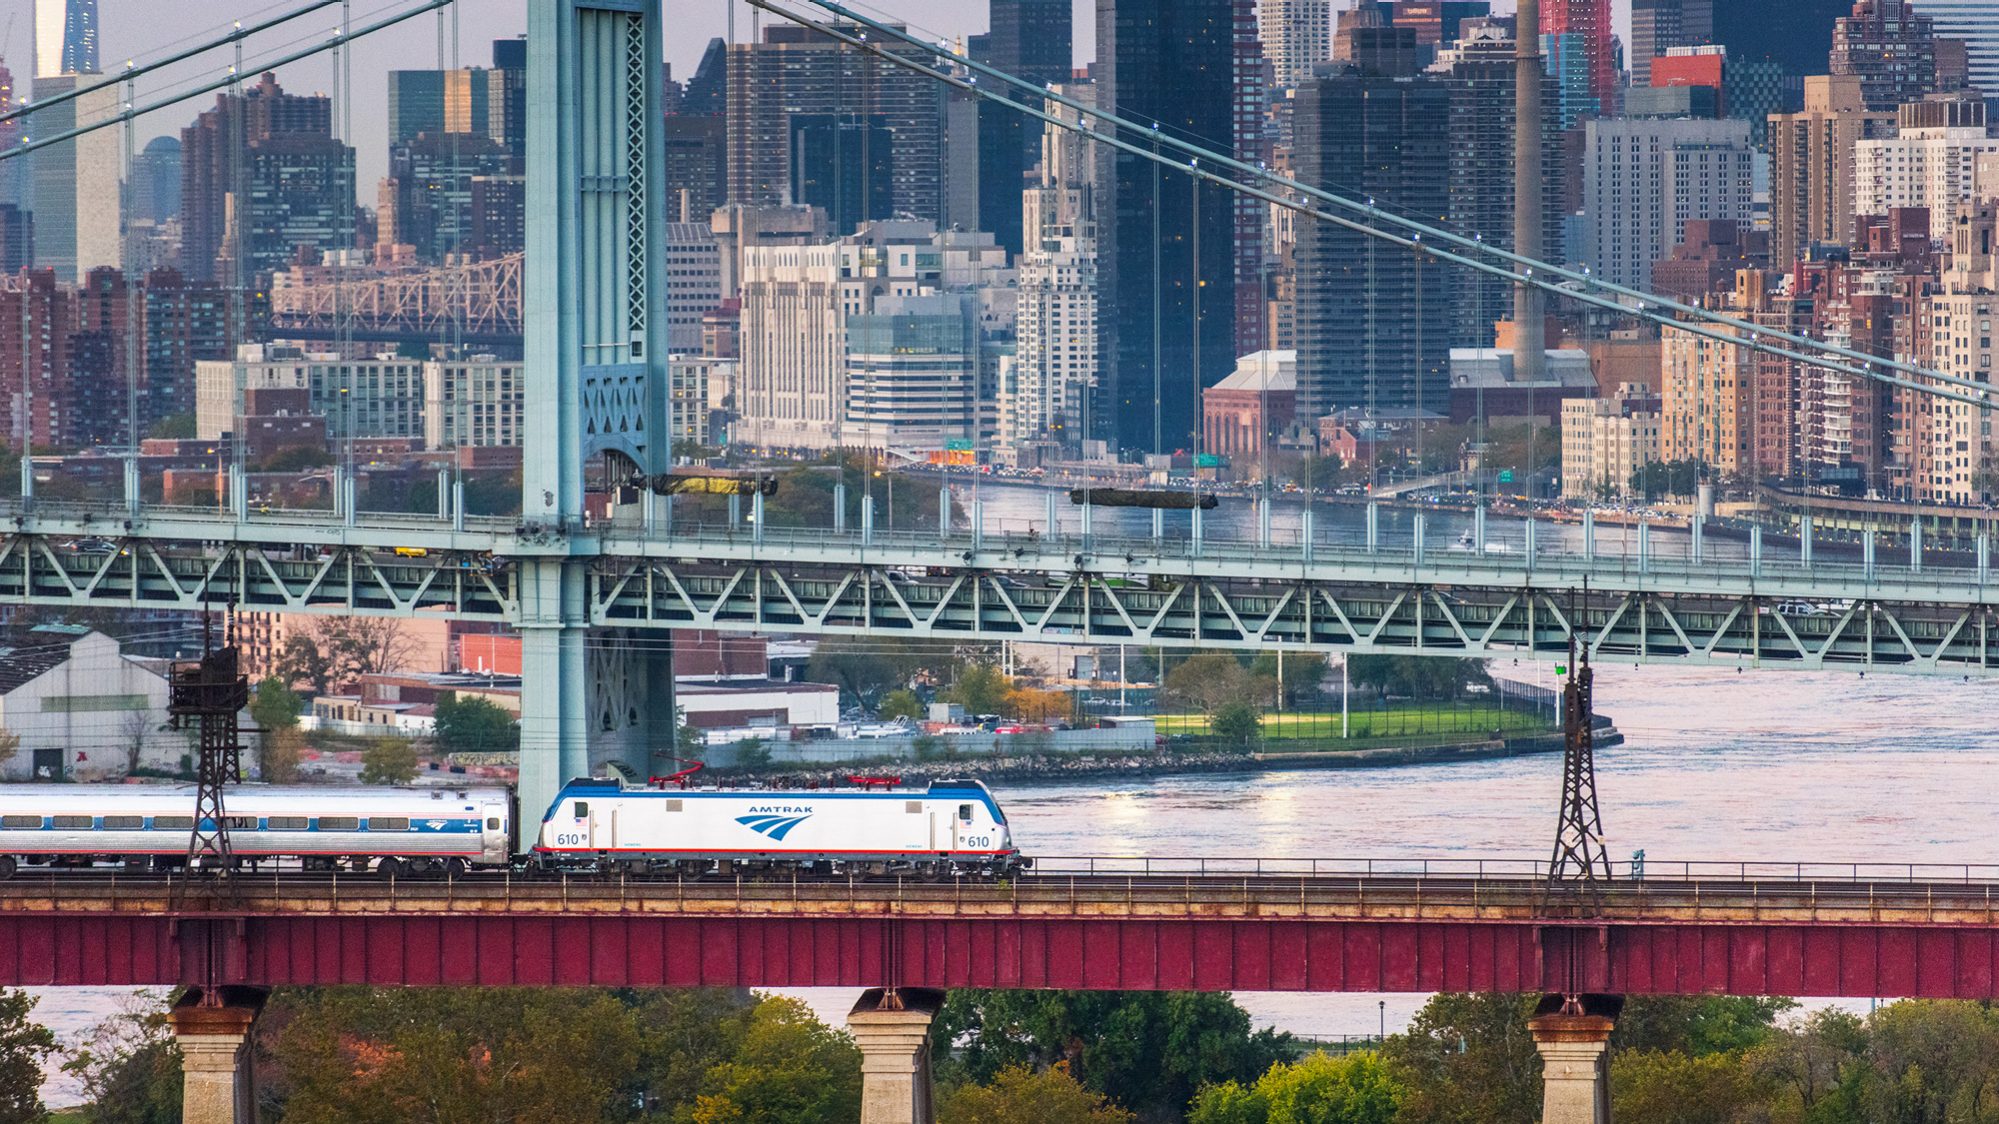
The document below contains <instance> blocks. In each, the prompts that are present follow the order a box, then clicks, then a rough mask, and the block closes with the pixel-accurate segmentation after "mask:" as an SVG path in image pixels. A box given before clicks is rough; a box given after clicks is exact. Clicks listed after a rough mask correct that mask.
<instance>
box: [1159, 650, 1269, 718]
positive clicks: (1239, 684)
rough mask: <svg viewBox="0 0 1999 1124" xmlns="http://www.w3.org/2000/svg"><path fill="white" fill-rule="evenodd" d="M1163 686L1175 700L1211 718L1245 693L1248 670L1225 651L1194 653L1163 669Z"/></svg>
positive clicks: (1247, 688) (1237, 700)
mask: <svg viewBox="0 0 1999 1124" xmlns="http://www.w3.org/2000/svg"><path fill="white" fill-rule="evenodd" d="M1165 686H1166V694H1167V696H1168V697H1169V698H1171V699H1172V700H1173V701H1174V702H1175V703H1177V704H1179V705H1181V706H1189V707H1192V708H1194V709H1195V710H1198V711H1200V712H1201V713H1202V714H1205V715H1208V716H1209V717H1211V718H1212V717H1213V716H1214V714H1215V712H1216V711H1218V710H1220V709H1221V708H1222V707H1224V706H1226V705H1228V704H1229V703H1232V702H1240V701H1242V699H1243V697H1244V696H1245V695H1247V694H1248V693H1249V673H1248V672H1246V671H1244V670H1243V667H1242V664H1241V662H1240V661H1238V660H1237V659H1236V658H1235V657H1234V656H1232V655H1230V654H1228V653H1227V652H1197V653H1195V654H1194V655H1191V656H1188V657H1187V658H1186V659H1185V660H1182V661H1181V662H1180V663H1177V664H1175V665H1173V666H1172V667H1171V668H1169V669H1168V670H1167V672H1166V684H1165Z"/></svg>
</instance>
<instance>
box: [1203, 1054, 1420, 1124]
mask: <svg viewBox="0 0 1999 1124" xmlns="http://www.w3.org/2000/svg"><path fill="white" fill-rule="evenodd" d="M1402 1098H1403V1090H1402V1086H1401V1084H1400V1083H1399V1082H1397V1081H1396V1080H1395V1078H1394V1076H1393V1075H1392V1074H1390V1073H1389V1071H1388V1066H1387V1064H1386V1063H1385V1062H1383V1061H1382V1060H1381V1058H1380V1056H1379V1055H1376V1054H1373V1053H1367V1052H1362V1053H1356V1054H1348V1055H1346V1056H1345V1057H1339V1058H1335V1057H1331V1056H1329V1055H1327V1054H1325V1053H1323V1052H1317V1053H1313V1054H1311V1055H1310V1056H1308V1057H1305V1058H1303V1059H1301V1060H1300V1061H1298V1062H1296V1063H1290V1064H1287V1063H1284V1062H1279V1063H1277V1064H1276V1065H1273V1066H1271V1067H1270V1068H1269V1069H1268V1070H1267V1071H1265V1072H1264V1074H1263V1076H1261V1077H1259V1078H1257V1079H1256V1084H1255V1085H1253V1086H1251V1087H1249V1088H1247V1089H1245V1088H1243V1087H1242V1085H1241V1084H1240V1083H1238V1082H1234V1081H1231V1082H1228V1083H1226V1084H1223V1085H1216V1086H1210V1087H1208V1088H1206V1089H1203V1090H1201V1093H1200V1095H1199V1096H1197V1097H1195V1098H1194V1103H1193V1106H1192V1108H1191V1110H1190V1111H1189V1112H1188V1114H1187V1121H1188V1124H1394V1122H1395V1120H1396V1119H1397V1113H1398V1112H1399V1111H1400V1108H1401V1104H1402Z"/></svg>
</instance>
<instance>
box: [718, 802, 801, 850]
mask: <svg viewBox="0 0 1999 1124" xmlns="http://www.w3.org/2000/svg"><path fill="white" fill-rule="evenodd" d="M785 811H804V809H793V808H787V809H785ZM811 818H812V813H811V812H809V811H808V812H806V813H805V814H804V815H802V816H786V815H772V814H770V813H768V812H765V813H759V814H757V815H753V816H737V817H736V822H737V823H739V824H742V825H743V826H744V827H747V828H749V829H750V830H751V831H754V832H757V833H758V834H760V835H768V836H770V837H771V838H772V839H773V840H775V841H777V842H779V843H782V842H784V837H785V836H787V835H790V834H791V829H792V828H794V827H797V826H798V825H799V824H802V823H804V822H805V821H806V820H809V819H811Z"/></svg>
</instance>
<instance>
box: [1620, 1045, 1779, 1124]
mask: <svg viewBox="0 0 1999 1124" xmlns="http://www.w3.org/2000/svg"><path fill="white" fill-rule="evenodd" d="M1610 1092H1611V1105H1612V1112H1611V1116H1612V1118H1613V1119H1618V1120H1633V1121H1649V1120H1657V1121H1670V1122H1671V1124H1737V1122H1739V1121H1745V1120H1749V1119H1753V1118H1754V1117H1752V1116H1751V1115H1750V1114H1752V1113H1754V1112H1756V1111H1758V1110H1760V1109H1762V1108H1764V1107H1765V1106H1767V1104H1768V1103H1769V1098H1770V1089H1769V1087H1768V1086H1767V1084H1766V1083H1765V1081H1764V1079H1763V1078H1761V1077H1760V1076H1759V1075H1758V1074H1757V1073H1756V1071H1755V1070H1754V1069H1753V1068H1751V1067H1750V1066H1749V1065H1748V1063H1747V1062H1746V1061H1745V1060H1744V1058H1743V1055H1742V1054H1740V1053H1736V1052H1733V1051H1728V1052H1719V1053H1711V1054H1702V1055H1699V1056H1695V1055H1691V1054H1684V1053H1681V1052H1679V1051H1677V1050H1673V1051H1661V1050H1623V1051H1619V1052H1617V1053H1615V1054H1613V1055H1612V1056H1611V1063H1610Z"/></svg>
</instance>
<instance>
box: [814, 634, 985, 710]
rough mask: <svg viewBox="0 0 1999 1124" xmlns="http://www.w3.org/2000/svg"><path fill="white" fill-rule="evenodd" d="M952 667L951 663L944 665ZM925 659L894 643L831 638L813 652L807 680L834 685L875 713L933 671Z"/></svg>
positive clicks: (844, 695) (846, 695)
mask: <svg viewBox="0 0 1999 1124" xmlns="http://www.w3.org/2000/svg"><path fill="white" fill-rule="evenodd" d="M941 662H943V663H946V664H948V663H949V662H950V661H949V660H948V659H946V660H943V661H941ZM931 666H932V665H931V664H930V662H929V661H928V660H927V659H926V658H925V657H923V656H922V655H920V654H918V653H916V652H914V651H912V650H909V649H905V648H903V647H902V646H900V645H898V644H896V643H895V642H893V641H885V640H874V639H858V638H851V637H836V636H829V637H827V638H826V639H824V640H821V641H820V642H819V643H818V645H817V646H815V647H814V648H813V649H812V658H811V659H810V660H809V661H807V662H806V665H805V678H806V679H807V680H808V681H810V682H813V683H831V684H833V685H834V686H836V687H838V688H840V694H841V695H842V696H843V697H844V698H846V699H848V700H850V701H852V702H854V703H855V704H857V705H859V706H861V707H864V708H867V709H873V708H874V707H876V706H878V705H879V704H880V703H881V699H882V696H883V695H886V694H887V693H889V692H890V691H893V690H895V689H897V688H899V687H907V686H909V684H910V681H911V680H913V679H915V678H916V677H917V676H918V674H919V673H921V672H923V671H925V670H926V669H927V668H929V667H931Z"/></svg>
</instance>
